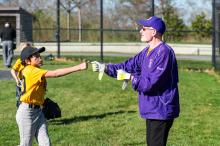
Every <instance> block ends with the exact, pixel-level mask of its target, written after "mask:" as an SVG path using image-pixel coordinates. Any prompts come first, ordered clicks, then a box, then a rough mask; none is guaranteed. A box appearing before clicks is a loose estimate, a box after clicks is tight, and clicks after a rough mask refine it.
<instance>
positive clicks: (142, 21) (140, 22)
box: [137, 19, 150, 27]
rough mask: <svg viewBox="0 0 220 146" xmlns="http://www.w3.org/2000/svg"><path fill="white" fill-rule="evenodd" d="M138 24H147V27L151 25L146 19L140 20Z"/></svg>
mask: <svg viewBox="0 0 220 146" xmlns="http://www.w3.org/2000/svg"><path fill="white" fill-rule="evenodd" d="M137 24H139V25H142V26H145V27H148V26H150V25H149V24H148V23H147V21H146V20H143V19H142V20H138V21H137Z"/></svg>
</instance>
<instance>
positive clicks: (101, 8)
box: [100, 0, 103, 62]
mask: <svg viewBox="0 0 220 146" xmlns="http://www.w3.org/2000/svg"><path fill="white" fill-rule="evenodd" d="M100 46H101V52H100V57H101V62H103V0H100Z"/></svg>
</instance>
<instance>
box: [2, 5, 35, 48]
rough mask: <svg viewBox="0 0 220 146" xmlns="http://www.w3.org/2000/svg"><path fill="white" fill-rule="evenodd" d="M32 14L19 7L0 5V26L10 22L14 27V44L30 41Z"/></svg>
mask: <svg viewBox="0 0 220 146" xmlns="http://www.w3.org/2000/svg"><path fill="white" fill-rule="evenodd" d="M32 18H33V17H32V15H31V14H30V13H28V12H27V11H25V10H24V9H22V8H20V7H1V6H0V28H3V27H4V24H5V22H10V23H11V25H12V27H14V28H16V36H17V38H16V44H20V42H32V40H33V39H32Z"/></svg>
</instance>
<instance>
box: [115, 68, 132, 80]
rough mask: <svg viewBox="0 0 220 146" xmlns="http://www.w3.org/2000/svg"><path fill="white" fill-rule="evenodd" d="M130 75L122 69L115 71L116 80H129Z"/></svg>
mask: <svg viewBox="0 0 220 146" xmlns="http://www.w3.org/2000/svg"><path fill="white" fill-rule="evenodd" d="M130 78H131V74H130V73H127V72H126V71H124V70H123V69H119V70H117V80H130Z"/></svg>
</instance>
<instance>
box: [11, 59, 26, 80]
mask: <svg viewBox="0 0 220 146" xmlns="http://www.w3.org/2000/svg"><path fill="white" fill-rule="evenodd" d="M12 69H14V70H15V71H16V72H17V73H18V74H17V77H18V78H19V79H22V73H21V71H22V70H23V69H24V65H23V64H21V59H20V58H19V59H17V60H16V62H15V64H14V65H13V66H12Z"/></svg>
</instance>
